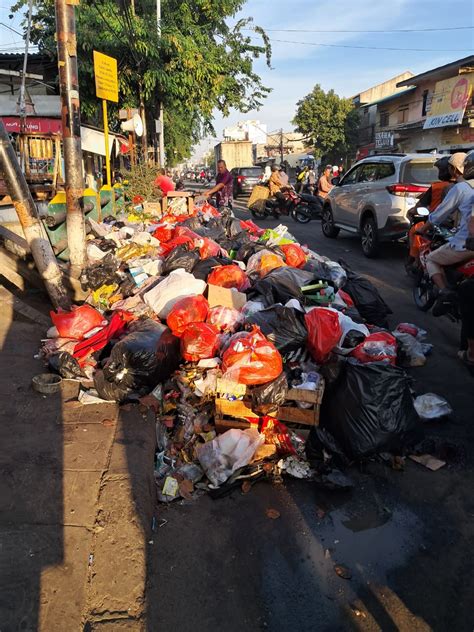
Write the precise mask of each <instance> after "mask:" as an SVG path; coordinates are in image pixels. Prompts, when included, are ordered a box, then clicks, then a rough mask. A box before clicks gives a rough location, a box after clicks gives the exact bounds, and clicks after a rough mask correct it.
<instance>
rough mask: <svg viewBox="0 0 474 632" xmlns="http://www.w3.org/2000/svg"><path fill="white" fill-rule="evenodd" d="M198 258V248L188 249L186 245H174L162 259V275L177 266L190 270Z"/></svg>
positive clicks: (175, 268)
mask: <svg viewBox="0 0 474 632" xmlns="http://www.w3.org/2000/svg"><path fill="white" fill-rule="evenodd" d="M199 260H200V257H199V251H198V250H188V248H187V247H186V245H184V244H182V245H181V246H176V248H173V250H172V251H171V252H170V253H169V255H168V256H167V257H166V258H165V260H164V261H163V272H162V274H163V276H164V275H167V274H169V273H170V272H172V271H173V270H177V269H178V268H184V270H186V272H192V271H193V268H194V266H195V265H196V263H197V262H198V261H199Z"/></svg>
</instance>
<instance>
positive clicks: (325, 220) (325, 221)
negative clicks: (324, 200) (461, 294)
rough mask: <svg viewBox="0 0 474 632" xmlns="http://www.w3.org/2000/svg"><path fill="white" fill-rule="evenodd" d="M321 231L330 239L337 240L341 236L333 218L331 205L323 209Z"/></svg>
mask: <svg viewBox="0 0 474 632" xmlns="http://www.w3.org/2000/svg"><path fill="white" fill-rule="evenodd" d="M321 229H322V231H323V235H324V236H325V237H328V238H329V239H335V238H336V237H337V236H338V235H339V230H340V229H339V228H338V227H337V226H334V217H333V216H332V211H331V207H330V206H329V205H327V206H325V207H324V208H323V212H322V215H321Z"/></svg>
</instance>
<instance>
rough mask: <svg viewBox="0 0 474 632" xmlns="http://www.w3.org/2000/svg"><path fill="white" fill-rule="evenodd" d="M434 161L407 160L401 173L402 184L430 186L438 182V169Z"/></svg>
mask: <svg viewBox="0 0 474 632" xmlns="http://www.w3.org/2000/svg"><path fill="white" fill-rule="evenodd" d="M434 163H435V161H434V160H433V161H431V160H430V161H428V160H426V161H421V160H409V161H408V162H406V163H405V167H404V169H403V173H402V178H401V180H402V182H410V183H412V184H431V183H432V182H435V181H436V180H438V169H437V168H436V167H435V166H434Z"/></svg>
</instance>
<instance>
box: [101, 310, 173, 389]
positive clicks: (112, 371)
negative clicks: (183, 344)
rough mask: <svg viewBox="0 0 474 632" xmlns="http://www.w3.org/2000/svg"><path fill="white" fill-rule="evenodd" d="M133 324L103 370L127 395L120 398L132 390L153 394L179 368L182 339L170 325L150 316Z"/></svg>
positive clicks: (108, 379)
mask: <svg viewBox="0 0 474 632" xmlns="http://www.w3.org/2000/svg"><path fill="white" fill-rule="evenodd" d="M132 327H133V331H132V332H131V333H129V334H128V335H127V336H125V337H124V338H122V339H121V340H120V341H119V342H117V344H116V345H114V347H113V348H112V352H111V354H110V358H109V359H108V361H107V363H106V364H105V366H104V369H103V373H104V378H105V380H106V381H107V382H111V383H114V384H115V385H116V386H119V387H120V389H121V392H122V394H123V395H122V397H121V399H120V400H118V401H123V399H124V397H125V394H126V395H128V394H130V393H131V392H138V393H140V394H146V393H149V392H150V390H151V389H152V388H154V387H155V386H156V385H157V384H158V383H159V382H163V381H164V380H166V379H167V378H168V377H169V376H170V375H171V373H173V371H175V370H176V369H177V368H178V365H179V361H180V351H179V342H180V341H179V338H177V337H176V336H173V334H172V333H171V330H170V329H168V327H166V326H165V325H162V324H160V323H156V322H155V321H153V320H151V319H150V318H146V319H144V320H141V321H138V322H137V323H133V324H132V325H130V329H132ZM94 383H95V382H94ZM100 386H101V385H100V384H98V385H96V388H97V389H98V387H100Z"/></svg>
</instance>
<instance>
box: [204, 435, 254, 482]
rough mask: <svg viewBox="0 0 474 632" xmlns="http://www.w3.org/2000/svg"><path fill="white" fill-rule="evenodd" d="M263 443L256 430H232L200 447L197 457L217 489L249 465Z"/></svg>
mask: <svg viewBox="0 0 474 632" xmlns="http://www.w3.org/2000/svg"><path fill="white" fill-rule="evenodd" d="M263 443H264V438H263V436H261V435H260V434H259V432H258V430H256V429H255V428H249V429H248V430H237V429H235V428H232V429H231V430H227V432H224V433H223V434H221V435H219V436H218V437H216V438H215V439H213V440H212V441H208V442H207V443H204V444H203V445H200V446H198V447H197V456H198V459H199V462H200V464H201V466H202V468H203V469H204V471H205V473H206V476H207V478H208V479H209V480H210V481H211V483H212V484H213V485H215V486H216V487H217V486H219V485H222V483H225V482H226V481H227V479H229V478H230V477H231V476H232V474H233V473H234V472H236V471H237V470H238V469H240V468H241V467H244V466H245V465H248V464H249V463H250V461H251V460H252V459H253V457H254V454H255V452H256V451H257V450H258V448H259V447H260V446H261V445H263Z"/></svg>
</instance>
